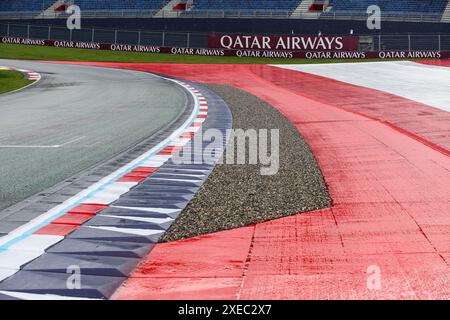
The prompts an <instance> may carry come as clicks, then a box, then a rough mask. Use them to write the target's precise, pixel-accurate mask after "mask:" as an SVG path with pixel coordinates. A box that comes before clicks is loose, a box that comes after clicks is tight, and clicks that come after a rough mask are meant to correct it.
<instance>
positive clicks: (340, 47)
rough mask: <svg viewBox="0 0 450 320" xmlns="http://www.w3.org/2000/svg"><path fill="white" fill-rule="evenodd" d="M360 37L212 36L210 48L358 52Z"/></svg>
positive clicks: (209, 40) (209, 42) (209, 43)
mask: <svg viewBox="0 0 450 320" xmlns="http://www.w3.org/2000/svg"><path fill="white" fill-rule="evenodd" d="M358 45H359V39H358V37H353V36H320V37H319V36H294V35H289V36H255V35H253V36H251V35H239V34H232V35H226V34H212V35H209V36H208V47H209V48H221V49H229V50H273V51H357V50H358Z"/></svg>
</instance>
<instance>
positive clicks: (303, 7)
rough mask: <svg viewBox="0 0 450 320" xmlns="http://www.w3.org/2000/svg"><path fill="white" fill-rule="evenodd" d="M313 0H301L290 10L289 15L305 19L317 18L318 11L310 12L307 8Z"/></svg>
mask: <svg viewBox="0 0 450 320" xmlns="http://www.w3.org/2000/svg"><path fill="white" fill-rule="evenodd" d="M314 1H315V0H302V1H301V2H300V4H299V5H298V7H297V8H296V9H295V10H294V11H293V12H292V14H291V17H299V16H300V17H302V18H305V19H318V18H319V16H320V12H311V11H309V8H310V7H311V5H312V4H313V3H314Z"/></svg>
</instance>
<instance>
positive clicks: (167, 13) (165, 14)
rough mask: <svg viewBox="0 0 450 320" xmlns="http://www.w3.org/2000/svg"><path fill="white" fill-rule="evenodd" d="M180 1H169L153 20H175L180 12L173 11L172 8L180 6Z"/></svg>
mask: <svg viewBox="0 0 450 320" xmlns="http://www.w3.org/2000/svg"><path fill="white" fill-rule="evenodd" d="M181 2H182V0H170V1H169V2H168V3H167V4H166V5H165V6H164V7H162V8H161V10H159V11H158V12H157V13H156V14H155V15H154V17H155V18H176V17H179V16H180V14H181V12H180V11H175V10H173V8H174V7H175V6H176V5H178V4H180V3H181Z"/></svg>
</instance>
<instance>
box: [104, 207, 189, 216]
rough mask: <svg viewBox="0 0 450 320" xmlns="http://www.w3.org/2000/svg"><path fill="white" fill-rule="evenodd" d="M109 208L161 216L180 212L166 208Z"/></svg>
mask: <svg viewBox="0 0 450 320" xmlns="http://www.w3.org/2000/svg"><path fill="white" fill-rule="evenodd" d="M111 208H119V209H127V210H135V211H143V212H156V213H162V214H171V213H177V212H180V211H181V209H166V208H154V207H148V208H142V207H125V206H111Z"/></svg>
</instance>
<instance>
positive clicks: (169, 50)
mask: <svg viewBox="0 0 450 320" xmlns="http://www.w3.org/2000/svg"><path fill="white" fill-rule="evenodd" d="M0 43H4V44H23V45H33V46H48V47H58V48H74V49H90V50H107V51H122V52H141V53H166V54H173V55H196V56H209V57H212V56H217V57H223V56H232V57H239V58H249V57H251V58H282V59H296V58H297V59H343V60H345V59H450V52H442V51H380V52H371V51H369V52H367V51H354V50H352V51H347V50H336V51H328V50H325V51H315V50H310V51H299V50H295V51H294V50H268V49H265V50H246V49H243V50H236V49H222V48H181V47H159V46H146V45H130V44H111V43H97V42H82V41H63V40H61V41H60V40H39V39H26V38H15V37H0Z"/></svg>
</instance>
